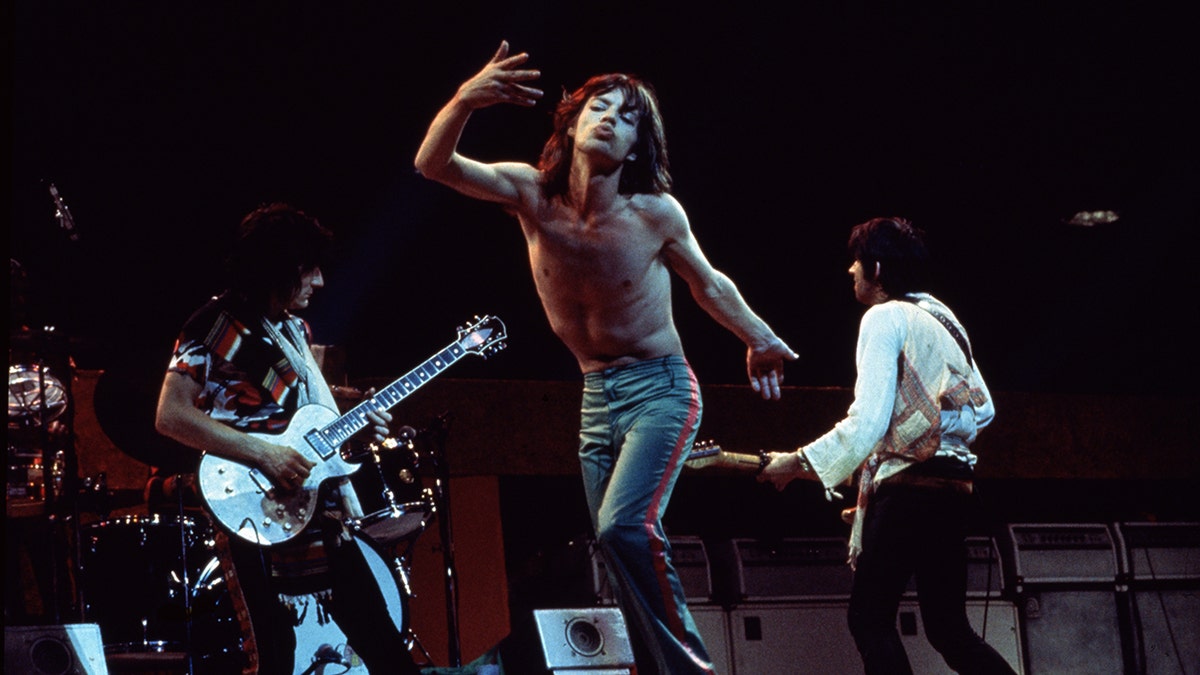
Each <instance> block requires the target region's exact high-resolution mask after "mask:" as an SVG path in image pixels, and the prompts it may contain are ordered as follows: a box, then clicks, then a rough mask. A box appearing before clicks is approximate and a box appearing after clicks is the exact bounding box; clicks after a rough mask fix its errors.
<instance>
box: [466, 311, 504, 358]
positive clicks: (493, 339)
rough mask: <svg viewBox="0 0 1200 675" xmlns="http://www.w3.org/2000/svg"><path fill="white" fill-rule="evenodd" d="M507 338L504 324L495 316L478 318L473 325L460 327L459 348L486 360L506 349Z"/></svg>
mask: <svg viewBox="0 0 1200 675" xmlns="http://www.w3.org/2000/svg"><path fill="white" fill-rule="evenodd" d="M506 338H508V334H507V333H506V332H505V328H504V322H503V321H501V320H500V319H498V318H496V317H494V316H483V317H480V316H476V317H475V319H474V322H473V323H471V324H469V325H466V326H459V327H458V346H459V347H462V348H463V351H467V352H470V353H472V354H476V355H478V356H482V357H483V358H485V359H486V358H487V357H489V356H491V355H492V354H495V353H496V352H498V351H500V350H502V349H504V348H505V347H506V346H507V345H506V344H505V342H504V340H505V339H506Z"/></svg>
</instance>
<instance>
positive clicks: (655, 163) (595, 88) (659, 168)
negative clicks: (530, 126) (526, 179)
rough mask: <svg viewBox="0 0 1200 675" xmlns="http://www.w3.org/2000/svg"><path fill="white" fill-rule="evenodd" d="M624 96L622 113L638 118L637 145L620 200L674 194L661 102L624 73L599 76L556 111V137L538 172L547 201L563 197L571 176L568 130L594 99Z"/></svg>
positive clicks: (549, 143)
mask: <svg viewBox="0 0 1200 675" xmlns="http://www.w3.org/2000/svg"><path fill="white" fill-rule="evenodd" d="M613 90H620V91H621V93H622V94H624V95H625V102H624V104H623V105H622V108H623V109H628V110H633V111H634V112H636V113H637V114H638V129H637V132H638V133H637V141H635V142H634V145H633V152H634V153H635V155H636V158H635V159H633V160H629V161H626V162H625V168H624V169H623V170H622V171H621V181H620V184H619V185H618V186H617V191H618V192H620V193H621V194H637V193H652V194H660V193H663V192H667V191H669V190H670V189H671V173H670V167H669V163H668V161H667V138H666V134H665V133H664V131H663V121H662V114H661V113H660V112H659V110H658V96H657V95H656V94H655V92H654V87H652V86H651V85H650V83H649V82H646V81H645V80H643V79H641V78H639V77H637V76H636V75H629V74H626V73H609V74H606V75H596V76H594V77H592V78H590V79H588V81H587V82H585V83H584V84H583V86H582V87H580V88H578V89H576V90H575V91H574V92H571V93H570V94H567V93H566V92H565V91H564V93H563V98H562V100H561V101H559V103H558V108H557V109H556V110H555V111H554V133H553V134H551V136H550V139H549V140H547V141H546V145H545V147H543V148H542V156H541V159H539V160H538V169H539V170H540V171H541V174H542V193H543V194H544V195H545V196H546V197H554V196H560V195H561V196H565V195H566V194H567V178H568V176H569V175H570V170H571V152H572V150H573V149H574V140H573V139H572V138H571V135H570V129H571V126H572V125H573V124H574V123H575V120H576V119H578V117H579V112H580V111H581V110H583V106H584V104H585V103H587V101H588V99H590V98H592V97H593V96H599V95H601V94H606V93H608V92H610V91H613Z"/></svg>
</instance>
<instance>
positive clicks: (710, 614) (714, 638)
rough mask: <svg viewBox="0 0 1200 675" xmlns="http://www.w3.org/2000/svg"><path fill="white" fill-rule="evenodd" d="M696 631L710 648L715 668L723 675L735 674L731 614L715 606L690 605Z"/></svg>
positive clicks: (709, 652)
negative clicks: (731, 641)
mask: <svg viewBox="0 0 1200 675" xmlns="http://www.w3.org/2000/svg"><path fill="white" fill-rule="evenodd" d="M688 609H689V610H690V611H691V613H692V619H693V620H694V621H695V622H696V631H697V632H699V633H700V637H701V638H702V639H703V640H704V646H705V647H707V648H708V656H709V658H711V659H712V663H713V668H714V669H716V671H717V672H718V673H721V674H722V675H724V674H726V673H732V672H733V660H732V654H731V652H730V649H729V613H728V612H726V611H725V609H724V608H722V607H717V606H715V605H689V606H688Z"/></svg>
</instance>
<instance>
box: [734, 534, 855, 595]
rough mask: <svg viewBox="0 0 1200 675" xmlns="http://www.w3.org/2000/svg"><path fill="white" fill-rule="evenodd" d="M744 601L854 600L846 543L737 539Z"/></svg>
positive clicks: (740, 592) (739, 588) (740, 591)
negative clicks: (851, 592) (851, 598)
mask: <svg viewBox="0 0 1200 675" xmlns="http://www.w3.org/2000/svg"><path fill="white" fill-rule="evenodd" d="M732 546H733V547H734V558H735V560H736V564H737V591H738V595H739V596H740V598H739V599H740V600H746V601H750V602H755V601H759V600H765V601H779V600H830V599H845V598H848V597H850V586H851V583H852V574H851V571H850V566H849V565H848V564H847V563H846V551H847V549H846V540H845V539H841V538H837V537H831V538H813V539H783V540H781V541H776V542H768V541H759V540H755V539H734V540H733V541H732Z"/></svg>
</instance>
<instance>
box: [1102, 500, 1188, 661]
mask: <svg viewBox="0 0 1200 675" xmlns="http://www.w3.org/2000/svg"><path fill="white" fill-rule="evenodd" d="M1114 530H1115V532H1116V533H1117V538H1118V540H1119V542H1120V546H1121V548H1122V549H1123V551H1124V555H1123V556H1122V560H1123V561H1124V562H1125V565H1126V567H1125V571H1126V578H1127V579H1128V583H1129V600H1130V604H1129V606H1130V612H1129V615H1130V620H1129V623H1130V626H1129V628H1128V632H1127V636H1128V639H1129V643H1130V645H1131V651H1132V652H1133V654H1134V657H1133V658H1134V660H1135V663H1136V664H1137V665H1136V668H1137V671H1138V672H1143V673H1172V674H1174V673H1179V674H1182V673H1187V672H1192V670H1193V669H1194V667H1195V666H1194V665H1193V664H1200V523H1118V524H1117V525H1115V526H1114Z"/></svg>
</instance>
